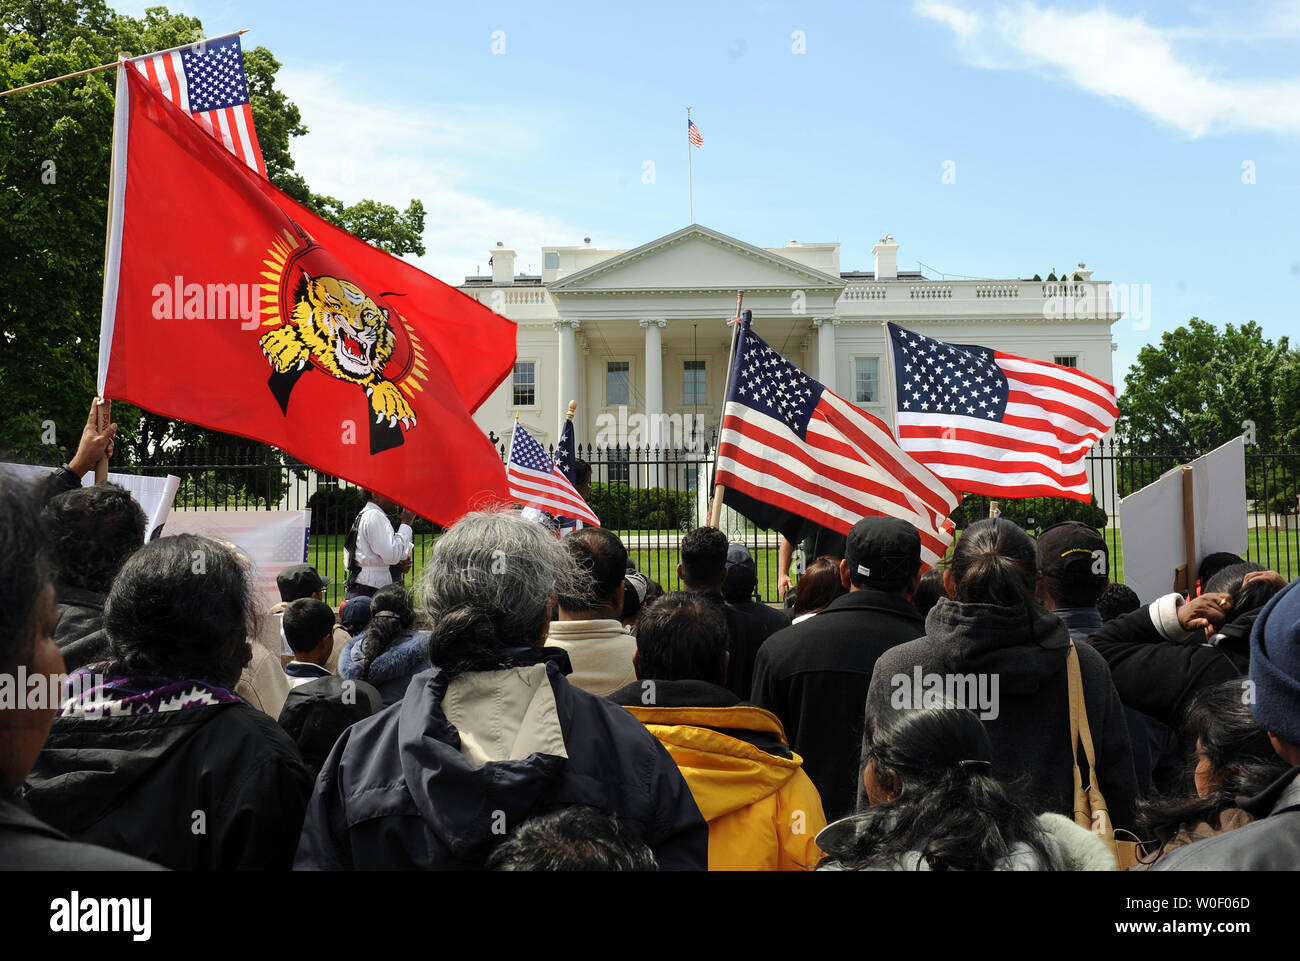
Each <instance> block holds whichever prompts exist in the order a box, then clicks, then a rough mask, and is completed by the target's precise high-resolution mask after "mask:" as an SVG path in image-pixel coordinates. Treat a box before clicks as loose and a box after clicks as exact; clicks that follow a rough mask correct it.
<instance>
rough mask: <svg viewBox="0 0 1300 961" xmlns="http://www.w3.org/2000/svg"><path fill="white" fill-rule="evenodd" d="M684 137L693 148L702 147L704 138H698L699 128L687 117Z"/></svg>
mask: <svg viewBox="0 0 1300 961" xmlns="http://www.w3.org/2000/svg"><path fill="white" fill-rule="evenodd" d="M686 136H687V138H688V139H689V140H690V142H691V143H692V144H693V145H694V146H696V147H702V146H704V138H703V137H702V136H700V128H699V127H697V126H695V121H694V120H691V119H690V118H689V117H688V118H687V120H686Z"/></svg>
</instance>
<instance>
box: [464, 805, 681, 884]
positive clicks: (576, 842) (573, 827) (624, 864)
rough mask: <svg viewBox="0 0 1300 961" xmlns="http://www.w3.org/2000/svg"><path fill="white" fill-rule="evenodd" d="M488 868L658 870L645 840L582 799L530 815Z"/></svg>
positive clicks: (489, 860) (494, 853) (500, 846)
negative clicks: (568, 805)
mask: <svg viewBox="0 0 1300 961" xmlns="http://www.w3.org/2000/svg"><path fill="white" fill-rule="evenodd" d="M483 866H484V867H485V868H487V869H488V870H489V871H657V870H659V863H658V862H657V861H656V860H655V856H654V852H652V851H651V850H650V848H649V847H647V846H646V844H645V842H644V841H642V840H640V839H639V838H637V837H635V836H634V835H633V834H632V832H631V831H629V830H628V829H627V828H625V827H624V826H623V825H622V824H621V823H620V822H619V820H618V818H616V817H615V816H614V815H612V814H607V813H606V812H604V811H601V810H598V809H597V808H594V807H589V806H587V805H584V804H575V805H572V806H571V807H565V808H560V809H559V810H558V811H550V812H548V813H546V814H539V815H538V816H537V817H533V818H529V819H528V820H527V821H524V822H523V823H522V824H520V825H519V826H518V827H517V828H515V829H514V831H513V832H512V833H511V835H510V837H508V838H506V840H504V841H502V842H501V843H500V844H498V845H497V846H496V848H495V849H494V850H493V851H492V853H491V854H490V855H489V856H488V858H487V861H486V862H484V865H483Z"/></svg>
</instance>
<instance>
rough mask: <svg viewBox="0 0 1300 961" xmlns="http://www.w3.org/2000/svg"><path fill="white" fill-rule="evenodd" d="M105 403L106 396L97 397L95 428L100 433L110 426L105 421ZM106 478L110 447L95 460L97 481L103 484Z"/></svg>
mask: <svg viewBox="0 0 1300 961" xmlns="http://www.w3.org/2000/svg"><path fill="white" fill-rule="evenodd" d="M104 405H105V401H104V398H102V397H96V398H95V430H96V432H97V433H100V434H102V433H103V432H104V428H105V427H107V426H108V425H107V424H105V423H104ZM106 480H108V449H107V448H105V450H104V453H103V454H101V455H100V457H99V460H98V461H96V462H95V483H96V484H102V483H104V481H106Z"/></svg>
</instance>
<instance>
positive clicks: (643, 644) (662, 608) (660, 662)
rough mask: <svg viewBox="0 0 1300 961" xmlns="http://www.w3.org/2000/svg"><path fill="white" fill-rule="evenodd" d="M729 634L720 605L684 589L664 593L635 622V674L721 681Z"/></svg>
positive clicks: (647, 677) (718, 682) (724, 669)
mask: <svg viewBox="0 0 1300 961" xmlns="http://www.w3.org/2000/svg"><path fill="white" fill-rule="evenodd" d="M730 638H731V634H730V632H729V629H728V627H727V619H726V618H725V617H724V616H723V614H722V610H721V608H720V607H719V605H717V604H715V603H710V602H709V601H708V600H707V599H706V598H703V597H700V596H699V595H698V594H694V593H691V592H688V591H681V592H677V593H673V594H665V595H664V596H663V597H661V598H659V600H658V601H656V602H655V604H654V606H652V607H649V608H647V609H646V610H645V611H644V612H643V613H642V614H641V618H640V620H638V621H637V626H636V654H635V655H634V656H633V661H632V663H633V665H634V666H635V668H636V675H637V677H638V678H645V679H647V680H655V681H706V682H708V683H710V684H725V683H726V680H727V659H728V655H727V646H728V643H729V641H730Z"/></svg>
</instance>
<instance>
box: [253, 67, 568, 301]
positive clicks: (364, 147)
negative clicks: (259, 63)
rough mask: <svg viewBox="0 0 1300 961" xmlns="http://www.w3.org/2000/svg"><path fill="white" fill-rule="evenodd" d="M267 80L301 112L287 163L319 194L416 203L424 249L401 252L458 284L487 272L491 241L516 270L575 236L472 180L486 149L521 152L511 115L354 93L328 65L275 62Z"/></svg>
mask: <svg viewBox="0 0 1300 961" xmlns="http://www.w3.org/2000/svg"><path fill="white" fill-rule="evenodd" d="M276 86H277V87H278V88H279V89H280V90H282V91H283V92H284V93H285V94H286V96H288V97H289V99H290V100H292V101H293V102H294V103H295V104H297V105H298V108H299V110H301V112H302V119H303V123H304V124H306V126H307V128H308V130H309V133H308V134H307V135H306V136H304V137H298V138H296V139H295V140H294V141H293V142H292V143H291V144H290V151H291V152H292V154H293V158H294V162H295V165H296V169H297V170H298V172H299V173H301V174H302V175H303V177H304V178H306V180H307V183H308V184H310V185H311V188H312V189H313V190H315V191H316V192H318V193H323V194H329V195H330V196H333V197H337V198H339V199H340V200H342V201H344V202H345V203H355V202H356V201H358V200H361V199H363V198H370V199H374V200H378V201H381V202H383V203H387V204H392V205H393V206H394V207H397V208H398V209H399V210H405V209H406V205H407V204H408V203H409V202H410V201H411V199H412V198H416V199H419V200H420V201H422V202H423V203H424V207H425V213H426V217H425V230H424V244H425V247H426V251H427V252H426V254H425V256H424V257H418V258H417V257H410V256H408V257H407V258H406V259H407V260H410V261H411V262H412V263H415V264H417V265H418V266H419V267H420V268H421V269H423V270H425V271H428V272H429V273H431V274H433V275H434V276H435V277H438V278H439V279H440V280H443V281H445V282H447V283H455V284H459V283H461V282H462V281H463V279H464V278H465V277H466V276H468V275H472V274H473V273H474V269H475V265H478V266H480V267H481V269H482V270H484V271H487V269H488V268H487V257H488V250H489V248H491V247H493V246H494V244H495V243H496V241H498V240H500V241H503V242H504V243H505V245H506V246H507V247H511V248H513V249H514V250H516V251H518V253H519V256H518V260H517V261H516V264H517V269H518V270H521V271H522V270H524V269H526V268H527V266H528V265H529V264H530V263H531V264H532V267H533V272H534V273H538V272H540V271H541V263H540V260H541V252H540V249H539V248H540V247H541V245H542V244H569V243H576V242H579V241H580V238H581V237H582V233H583V232H582V230H581V229H580V228H577V227H574V226H572V225H571V224H568V223H566V222H565V221H563V220H562V219H560V218H558V217H554V216H551V215H549V214H546V213H544V212H541V211H536V210H528V209H522V208H518V207H510V206H503V205H501V204H497V203H495V202H493V201H491V200H489V199H488V198H487V197H485V196H483V195H482V194H481V193H479V192H478V191H477V190H475V189H474V186H473V183H472V181H473V177H474V174H473V172H472V171H473V169H474V166H475V163H476V161H477V162H479V163H481V162H483V161H486V160H487V158H490V157H492V156H522V155H527V153H528V151H529V149H530V148H532V147H534V146H536V144H537V140H536V137H535V136H534V135H533V134H532V133H531V131H530V129H529V128H528V127H527V126H526V125H525V124H524V123H523V122H522V121H520V120H519V119H518V118H515V117H512V116H510V115H509V114H508V113H506V112H505V111H498V110H493V109H491V108H474V109H470V108H461V107H447V106H441V105H440V106H438V107H436V108H431V109H430V110H428V111H416V110H412V109H410V108H407V107H399V106H392V105H384V104H382V103H376V102H373V101H365V102H363V101H361V100H358V99H355V98H354V97H353V96H350V95H349V93H348V92H346V91H344V90H342V89H340V87H339V85H338V83H337V82H336V81H335V79H334V77H333V76H332V75H330V74H326V73H321V72H315V71H302V70H293V69H290V68H284V69H282V70H281V71H280V72H279V74H277V76H276Z"/></svg>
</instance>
